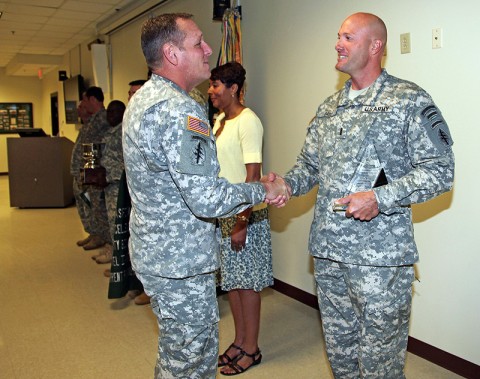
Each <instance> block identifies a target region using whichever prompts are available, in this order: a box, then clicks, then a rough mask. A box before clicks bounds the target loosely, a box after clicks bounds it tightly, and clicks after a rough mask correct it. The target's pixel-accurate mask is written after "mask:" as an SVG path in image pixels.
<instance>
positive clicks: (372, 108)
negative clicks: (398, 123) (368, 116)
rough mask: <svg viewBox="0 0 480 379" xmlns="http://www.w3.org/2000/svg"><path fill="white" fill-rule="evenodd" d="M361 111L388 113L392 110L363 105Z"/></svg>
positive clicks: (378, 106) (384, 106)
mask: <svg viewBox="0 0 480 379" xmlns="http://www.w3.org/2000/svg"><path fill="white" fill-rule="evenodd" d="M363 111H364V112H367V113H388V112H391V111H392V109H391V108H390V107H389V106H388V105H374V106H372V105H365V106H364V107H363Z"/></svg>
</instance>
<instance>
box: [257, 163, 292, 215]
mask: <svg viewBox="0 0 480 379" xmlns="http://www.w3.org/2000/svg"><path fill="white" fill-rule="evenodd" d="M260 183H262V185H263V188H265V191H266V193H267V194H266V196H265V203H267V204H270V205H275V206H276V207H277V208H281V207H283V206H285V204H286V203H287V201H288V200H289V199H290V197H291V196H292V189H291V188H290V186H289V185H288V184H287V183H286V182H285V180H284V179H283V178H282V177H281V176H280V175H277V174H275V173H274V172H270V173H269V174H268V175H265V176H262V178H261V179H260Z"/></svg>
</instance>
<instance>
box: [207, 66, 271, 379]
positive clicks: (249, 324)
mask: <svg viewBox="0 0 480 379" xmlns="http://www.w3.org/2000/svg"><path fill="white" fill-rule="evenodd" d="M244 81H245V69H244V68H243V67H242V65H241V64H239V63H236V62H229V63H226V64H224V65H222V66H219V67H216V68H214V69H213V70H212V73H211V77H210V87H209V89H208V94H209V95H210V99H211V101H212V104H213V106H214V107H216V108H218V109H221V111H222V113H221V114H220V115H219V116H218V117H217V119H216V121H215V125H214V128H213V132H214V133H215V136H216V139H217V156H218V161H219V163H220V176H221V177H224V178H226V179H227V180H228V181H229V182H231V183H242V182H254V181H259V180H260V177H261V175H262V139H263V127H262V123H261V122H260V119H259V118H258V117H257V115H256V114H255V113H254V112H253V111H252V110H251V109H249V108H247V107H245V106H244V105H243V104H242V103H241V102H240V97H239V96H240V91H241V89H242V87H243V83H244ZM219 222H220V227H221V230H222V243H221V260H220V262H221V263H220V267H221V280H222V282H221V286H222V290H224V291H228V299H229V303H230V308H231V310H232V314H233V320H234V323H235V340H234V341H233V343H232V344H231V345H230V346H229V347H228V348H227V350H225V352H224V353H223V354H222V355H220V356H219V357H218V365H219V367H223V366H225V367H224V368H223V369H222V371H221V373H222V374H223V375H237V374H240V373H242V372H244V371H245V370H247V369H248V368H250V367H251V366H254V365H257V364H259V363H260V362H261V360H262V355H261V353H260V349H259V348H258V334H259V328H260V303H261V298H260V291H261V290H262V289H263V288H265V287H268V286H271V285H272V284H273V273H272V246H271V237H270V223H269V220H268V212H267V207H266V204H261V205H258V206H255V207H253V208H250V209H247V210H245V211H243V212H242V213H239V214H238V215H236V216H235V217H231V218H225V219H220V220H219Z"/></svg>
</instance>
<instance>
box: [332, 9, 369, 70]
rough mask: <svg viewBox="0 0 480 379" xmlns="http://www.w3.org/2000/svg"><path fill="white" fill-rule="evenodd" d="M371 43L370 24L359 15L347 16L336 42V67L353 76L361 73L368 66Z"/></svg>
mask: <svg viewBox="0 0 480 379" xmlns="http://www.w3.org/2000/svg"><path fill="white" fill-rule="evenodd" d="M371 44H372V37H371V35H370V33H369V28H368V25H366V24H365V22H363V21H362V19H361V18H360V17H358V16H357V17H355V16H352V17H349V18H347V19H346V20H345V22H344V23H343V24H342V26H341V28H340V30H339V32H338V39H337V43H336V44H335V50H337V53H338V56H337V64H336V65H335V68H336V69H337V70H338V71H341V72H344V73H346V74H349V75H350V76H352V77H355V76H356V75H359V74H361V73H362V71H363V70H365V69H366V68H368V64H369V61H370V53H369V50H370V47H371Z"/></svg>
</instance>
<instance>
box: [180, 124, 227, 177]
mask: <svg viewBox="0 0 480 379" xmlns="http://www.w3.org/2000/svg"><path fill="white" fill-rule="evenodd" d="M186 124H187V127H186V129H187V130H186V131H185V133H183V137H182V141H181V147H180V161H179V166H178V170H179V172H182V173H185V174H195V175H212V173H215V172H216V171H218V169H217V167H216V166H215V162H216V161H215V157H216V151H215V143H214V142H213V141H212V140H211V136H210V129H209V126H208V125H207V124H206V123H205V122H204V121H202V120H200V119H197V118H195V117H192V116H187V123H186Z"/></svg>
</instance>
